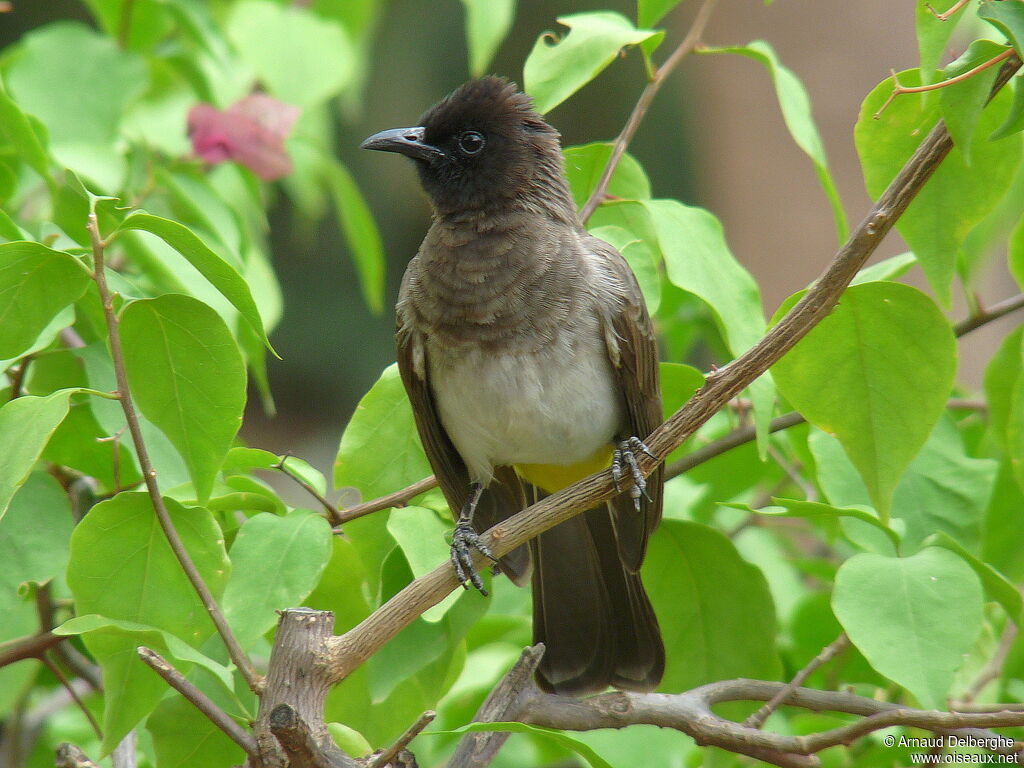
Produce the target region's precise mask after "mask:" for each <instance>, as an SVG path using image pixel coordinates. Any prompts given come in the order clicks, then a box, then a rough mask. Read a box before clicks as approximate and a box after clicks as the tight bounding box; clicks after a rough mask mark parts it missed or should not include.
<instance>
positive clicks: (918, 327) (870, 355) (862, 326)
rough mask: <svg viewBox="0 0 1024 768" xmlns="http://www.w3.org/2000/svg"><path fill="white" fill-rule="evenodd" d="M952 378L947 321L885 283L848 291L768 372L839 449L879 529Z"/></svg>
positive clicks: (915, 295)
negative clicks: (834, 439) (863, 489)
mask: <svg viewBox="0 0 1024 768" xmlns="http://www.w3.org/2000/svg"><path fill="white" fill-rule="evenodd" d="M793 298H795V297H793ZM790 301H792V299H791V300H790ZM789 303H790V302H787V303H786V304H787V305H788V304H789ZM786 308H787V306H786V305H783V307H782V308H780V309H779V312H778V314H779V315H781V314H782V312H783V310H784V309H786ZM955 372H956V342H955V339H954V337H953V333H952V330H951V329H950V327H949V323H948V322H947V320H946V318H945V317H944V316H943V315H942V313H941V312H940V311H939V309H938V307H936V306H935V304H934V303H933V302H932V301H931V299H929V298H928V297H927V296H925V295H924V294H923V293H921V292H920V291H918V290H916V289H914V288H911V287H909V286H906V285H902V284H900V283H891V282H883V283H865V284H863V285H857V286H853V287H851V288H850V289H848V290H847V291H846V293H845V294H843V298H842V299H841V300H840V302H839V304H838V306H837V307H836V308H835V309H834V310H833V311H832V313H831V314H830V315H829V316H828V317H826V318H825V319H824V320H823V321H822V322H821V323H819V324H818V325H817V326H816V327H815V328H814V329H812V330H811V332H810V333H808V334H807V336H805V337H804V338H803V339H802V340H801V341H800V342H799V343H798V344H797V345H796V346H795V347H794V348H793V349H792V350H790V352H789V353H788V354H787V355H786V356H785V357H783V358H782V359H781V360H780V361H779V362H778V363H776V364H775V365H774V366H773V367H772V373H773V375H774V377H775V381H776V383H777V384H778V387H779V391H780V392H781V393H782V394H783V396H784V397H785V398H786V399H787V400H789V402H791V403H792V404H793V406H794V407H795V408H796V409H797V410H798V411H800V413H802V414H803V415H804V417H805V418H806V419H807V420H808V421H809V422H811V423H812V424H814V425H815V426H817V427H819V428H821V429H823V430H824V431H826V432H828V433H830V434H834V435H835V436H836V437H837V438H838V439H839V441H840V442H841V443H842V444H843V448H844V449H845V450H846V453H847V455H849V457H850V460H851V461H852V462H853V464H854V466H856V467H857V470H858V472H860V475H861V477H862V478H863V479H864V483H865V485H866V486H867V488H868V491H869V493H870V495H871V500H872V502H873V504H874V506H875V508H876V509H877V510H878V511H879V514H880V516H881V518H882V520H883V521H888V519H889V509H890V506H891V502H892V494H893V491H894V490H895V488H896V484H897V483H898V482H899V478H900V475H901V474H902V473H903V470H904V469H906V467H907V465H908V464H909V463H910V462H911V460H912V459H913V458H914V456H915V455H916V454H917V452H918V450H920V448H921V446H922V445H923V444H924V442H925V440H927V439H928V435H929V433H930V432H931V430H932V428H933V427H934V425H935V422H936V421H937V420H938V419H939V417H940V416H941V415H942V412H943V409H944V408H945V403H946V398H947V397H948V396H949V392H950V389H951V388H952V386H953V377H954V375H955Z"/></svg>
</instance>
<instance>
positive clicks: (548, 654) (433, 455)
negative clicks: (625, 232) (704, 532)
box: [361, 76, 665, 696]
mask: <svg viewBox="0 0 1024 768" xmlns="http://www.w3.org/2000/svg"><path fill="white" fill-rule="evenodd" d="M361 146H362V148H364V149H371V150H379V151H385V152H395V153H398V154H401V155H405V156H406V157H408V158H411V159H412V161H413V163H414V165H415V167H416V170H417V172H418V175H419V180H420V182H421V185H422V187H423V189H424V190H425V192H426V194H427V197H428V198H429V201H430V204H431V207H432V213H433V217H432V222H431V225H430V228H429V230H428V231H427V233H426V236H425V238H424V240H423V243H422V245H421V246H420V248H419V250H418V252H417V253H416V255H415V256H414V257H413V258H412V259H411V261H410V262H409V264H408V267H407V269H406V271H405V275H404V277H403V279H402V284H401V288H400V291H399V296H398V302H397V306H396V322H397V330H396V349H397V357H398V366H399V372H400V374H401V378H402V382H403V384H404V386H405V389H406V392H407V394H408V396H409V401H410V403H411V406H412V411H413V416H414V420H415V423H416V428H417V431H418V433H419V436H420V440H421V442H422V444H423V448H424V451H425V453H426V456H427V459H428V460H429V462H430V465H431V467H432V468H433V470H434V474H435V476H436V477H437V480H438V483H439V485H440V487H441V490H442V491H443V493H444V496H445V499H446V500H447V502H448V505H449V506H450V507H451V510H452V512H453V515H454V516H455V517H456V524H455V528H454V531H453V534H452V545H451V553H452V554H451V559H452V564H453V567H454V570H455V573H456V576H457V578H458V580H459V581H460V583H462V585H463V587H466V586H467V582H468V583H470V584H472V585H473V586H475V587H476V588H477V589H478V590H480V591H481V592H482V593H484V594H485V595H486V591H485V588H484V583H483V581H482V579H481V578H480V575H479V573H478V572H477V571H476V569H475V568H474V566H473V562H472V550H474V549H476V550H479V551H480V552H481V553H482V554H484V555H486V556H487V557H489V558H490V559H491V560H492V561H493V562H495V563H496V569H498V570H500V571H501V572H503V573H504V574H505V575H507V576H508V577H509V578H510V579H511V580H512V581H513V582H514V583H516V584H517V585H520V586H523V585H525V584H526V583H527V582H529V581H531V576H532V596H533V634H534V641H535V642H539V643H544V646H545V651H544V655H543V657H542V659H541V662H540V665H539V666H538V668H537V670H536V675H535V676H536V680H537V683H538V685H539V687H540V688H541V689H543V690H545V691H547V692H551V693H557V694H564V695H568V696H580V695H584V694H589V693H594V692H597V691H601V690H605V689H607V688H608V687H609V686H611V687H614V688H619V689H624V690H633V691H650V690H653V689H654V688H655V687H656V686H657V685H658V683H659V682H660V680H661V677H662V674H663V672H664V667H665V650H664V644H663V642H662V637H661V632H660V629H659V626H658V620H657V617H656V615H655V612H654V609H653V607H652V605H651V602H650V600H649V598H648V596H647V593H646V591H645V590H644V586H643V583H642V581H641V578H640V566H641V564H642V562H643V560H644V554H645V551H646V548H647V542H648V539H649V537H650V535H651V534H652V532H653V531H654V529H655V528H656V527H657V525H658V522H659V520H660V518H661V509H662V486H663V470H662V468H661V467H660V465H659V467H657V468H656V469H655V470H654V471H653V472H652V473H651V474H650V476H648V477H647V478H646V479H645V478H644V475H643V473H642V472H641V471H640V469H639V466H638V460H639V456H640V454H641V453H646V454H650V451H649V450H648V449H647V446H646V445H644V443H643V442H642V438H644V437H646V436H648V435H649V434H650V433H651V432H652V431H653V430H654V429H655V428H656V427H657V426H658V425H659V424H660V423H661V417H662V407H661V394H660V385H659V378H658V348H657V341H656V338H655V335H654V331H653V328H652V323H651V319H650V317H649V315H648V312H647V309H646V305H645V303H644V299H643V294H642V293H641V291H640V288H639V287H638V284H637V281H636V278H635V277H634V275H633V273H632V271H631V270H630V268H629V266H628V264H627V263H626V261H625V260H624V259H623V257H622V256H621V255H620V254H619V252H618V251H617V250H616V249H615V248H613V247H612V246H611V245H609V244H608V243H606V242H604V241H603V240H600V239H598V238H596V237H593V236H591V235H590V234H588V233H587V231H586V230H585V229H584V227H583V223H582V222H581V221H580V218H579V215H578V213H577V210H576V206H575V204H574V201H573V197H572V195H571V194H570V191H569V185H568V182H567V180H566V175H565V168H564V160H563V156H562V152H561V137H560V135H559V133H558V132H557V130H555V128H553V127H552V126H551V125H549V124H548V123H547V122H546V121H545V120H544V119H543V117H541V116H540V115H539V114H538V113H537V112H536V111H535V109H534V108H533V104H532V101H531V99H530V98H529V96H527V95H526V94H524V93H522V92H520V91H519V89H518V87H517V86H516V85H515V83H513V82H510V81H508V80H506V79H504V78H501V77H496V76H487V77H483V78H480V79H475V80H471V81H469V82H467V83H465V84H464V85H462V86H461V87H459V88H458V89H456V90H455V91H454V92H452V93H451V94H450V95H449V96H447V97H446V98H444V99H442V100H441V101H440V102H438V103H437V104H435V105H434V106H433V107H431V108H429V109H428V110H427V111H426V112H425V113H424V114H423V115H422V116H421V117H420V119H419V120H418V121H417V125H416V126H414V127H410V128H397V129H392V130H387V131H381V132H380V133H376V134H374V135H373V136H370V137H369V138H367V139H366V140H365V141H364V142H363V143H362V144H361ZM652 458H653V457H652ZM608 468H611V470H612V475H613V477H614V479H615V483H616V487H617V488H618V489H619V490H620V493H619V494H618V495H616V496H615V497H613V498H612V499H611V500H610V501H608V502H605V503H602V504H601V505H599V506H598V507H596V508H594V509H591V510H588V511H586V512H584V513H582V514H580V515H577V516H575V517H573V518H571V519H569V520H566V521H565V522H562V523H560V524H558V525H557V526H555V527H553V528H551V529H550V530H548V531H546V532H544V533H542V534H540V535H539V536H538V537H537V538H535V539H533V540H531V541H530V542H528V544H526V545H523V546H521V547H518V548H517V549H515V550H513V551H512V552H510V553H508V554H506V555H504V556H503V557H501V558H500V559H497V558H495V557H494V555H493V554H492V553H491V551H490V549H489V548H488V547H487V546H486V544H485V542H484V541H483V540H482V539H481V537H480V535H479V534H480V533H481V532H482V531H484V530H486V529H487V528H489V527H491V526H493V525H495V524H497V523H499V522H500V521H501V520H504V519H506V518H507V517H509V516H510V515H512V514H514V513H516V512H518V511H520V510H522V509H524V508H525V507H526V506H528V505H529V504H531V503H534V502H536V501H537V500H539V499H541V498H544V497H545V496H547V495H550V494H551V493H554V492H556V491H558V490H560V489H562V488H564V487H566V486H568V485H571V484H572V483H574V482H576V481H578V480H580V479H582V478H584V477H586V476H588V475H590V474H593V473H595V472H598V471H602V470H606V469H608ZM627 473H628V474H629V475H630V477H631V478H632V483H631V484H630V488H629V489H628V491H626V490H622V489H621V485H620V483H621V480H622V478H623V477H624V476H625V475H626V474H627Z"/></svg>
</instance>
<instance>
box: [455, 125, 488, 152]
mask: <svg viewBox="0 0 1024 768" xmlns="http://www.w3.org/2000/svg"><path fill="white" fill-rule="evenodd" d="M484 143H485V142H484V137H483V134H481V133H478V132H477V131H466V132H464V133H463V134H462V135H461V136H459V149H461V150H462V151H463V152H465V153H466V154H467V155H476V154H479V153H480V150H482V149H483V148H484Z"/></svg>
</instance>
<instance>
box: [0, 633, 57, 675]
mask: <svg viewBox="0 0 1024 768" xmlns="http://www.w3.org/2000/svg"><path fill="white" fill-rule="evenodd" d="M62 640H64V638H63V637H62V636H60V635H55V634H53V632H39V633H38V634H35V635H31V636H29V637H22V638H19V639H17V640H9V641H8V642H6V643H0V668H3V667H6V666H7V665H8V664H13V663H14V662H16V661H21V660H22V659H38V658H39V657H40V656H41V655H42V654H43V653H44V652H46V651H47V650H48V649H50V648H52V647H53V646H55V645H57V643H59V642H61V641H62Z"/></svg>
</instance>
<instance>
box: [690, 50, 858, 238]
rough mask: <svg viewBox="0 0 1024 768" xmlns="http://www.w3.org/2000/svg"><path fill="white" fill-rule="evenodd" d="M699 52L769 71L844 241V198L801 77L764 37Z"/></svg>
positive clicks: (788, 122)
mask: <svg viewBox="0 0 1024 768" xmlns="http://www.w3.org/2000/svg"><path fill="white" fill-rule="evenodd" d="M700 52H701V53H736V54H739V55H741V56H746V57H748V58H751V59H753V60H754V61H758V62H760V63H761V64H763V65H764V67H765V68H766V69H767V70H768V74H770V75H771V78H772V82H773V83H774V84H775V94H776V96H777V98H778V100H779V107H781V109H782V119H783V120H785V121H786V127H787V128H788V129H789V133H790V135H791V136H792V137H793V141H795V142H796V145H797V146H798V147H800V149H802V150H803V151H804V152H805V153H806V154H807V156H808V157H810V158H811V162H813V163H814V170H815V171H816V172H817V174H818V181H819V182H820V183H821V187H822V189H823V190H824V191H825V196H826V197H827V198H828V201H829V203H830V204H831V205H832V216H833V218H834V219H835V225H836V233H837V235H838V239H839V242H843V241H844V240H846V236H847V234H848V233H849V226H848V225H847V223H846V213H845V212H844V211H843V201H842V200H841V199H840V198H839V190H838V189H836V185H835V182H833V181H832V174H831V172H830V171H829V169H828V158H827V157H826V156H825V145H824V144H823V143H822V141H821V136H820V135H819V133H818V127H817V125H815V123H814V117H813V116H812V115H811V100H810V98H809V97H808V96H807V89H806V88H804V85H803V83H801V82H800V79H799V78H798V77H797V76H796V75H795V74H794V73H793V71H792V70H791V69H789V68H788V67H784V66H783V65H782V63H781V62H780V61H779V58H778V56H777V55H776V53H775V50H774V49H773V48H772V47H771V46H770V45H769V44H768V43H766V42H765V41H764V40H755V41H754V42H752V43H750V44H749V45H746V46H733V47H728V48H705V49H701V51H700Z"/></svg>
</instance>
